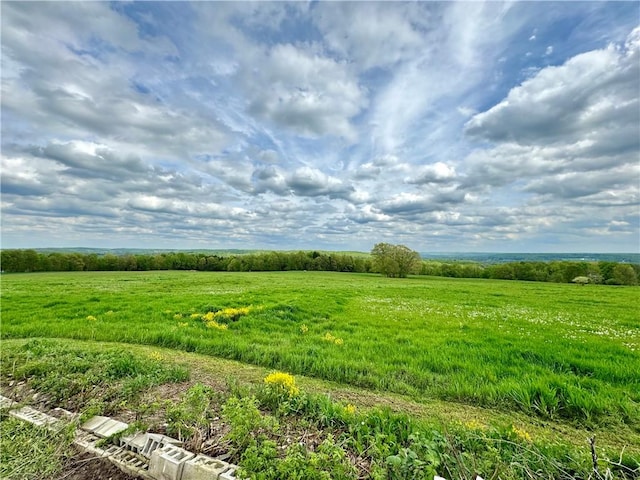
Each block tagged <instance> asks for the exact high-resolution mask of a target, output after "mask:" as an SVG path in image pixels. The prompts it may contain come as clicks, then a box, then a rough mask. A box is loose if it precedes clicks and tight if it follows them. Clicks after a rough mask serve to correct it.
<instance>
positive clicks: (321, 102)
mask: <svg viewBox="0 0 640 480" xmlns="http://www.w3.org/2000/svg"><path fill="white" fill-rule="evenodd" d="M258 61H259V62H260V64H261V65H260V68H259V69H255V68H252V69H251V71H247V72H246V75H247V76H248V77H249V78H245V82H247V83H248V84H250V86H249V87H248V89H249V91H250V95H251V103H250V106H249V111H250V112H251V113H253V114H255V115H257V116H259V117H261V118H262V119H265V120H268V121H271V122H273V123H275V124H276V125H279V126H283V127H286V128H288V129H291V130H292V131H294V132H295V133H297V134H299V135H302V136H308V137H318V136H323V135H334V136H337V137H344V138H345V139H347V140H349V141H354V140H355V138H356V132H355V130H354V128H353V126H352V125H351V123H350V119H351V118H352V117H354V116H356V115H357V114H358V113H360V111H361V110H362V108H364V107H365V105H366V96H365V94H364V92H363V91H362V90H361V88H360V86H359V85H358V83H357V80H356V79H355V78H354V77H353V75H352V74H351V73H350V72H349V69H348V66H347V64H346V63H344V62H337V61H335V60H333V59H332V58H328V57H323V56H321V55H319V54H317V53H314V52H312V51H309V50H306V49H302V48H299V47H296V46H294V45H291V44H284V45H275V46H274V47H273V48H271V49H270V50H269V51H268V52H267V53H266V55H265V56H264V57H262V58H259V59H258ZM256 77H257V78H256Z"/></svg>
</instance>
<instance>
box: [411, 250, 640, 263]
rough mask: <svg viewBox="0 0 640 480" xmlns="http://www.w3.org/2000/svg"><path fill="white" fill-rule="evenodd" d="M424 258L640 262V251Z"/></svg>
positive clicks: (452, 254)
mask: <svg viewBox="0 0 640 480" xmlns="http://www.w3.org/2000/svg"><path fill="white" fill-rule="evenodd" d="M420 256H421V257H422V258H423V259H424V260H440V261H443V262H449V261H467V262H477V263H482V264H492V263H511V262H553V261H571V262H618V263H640V253H481V252H478V253H460V252H447V253H425V252H421V253H420Z"/></svg>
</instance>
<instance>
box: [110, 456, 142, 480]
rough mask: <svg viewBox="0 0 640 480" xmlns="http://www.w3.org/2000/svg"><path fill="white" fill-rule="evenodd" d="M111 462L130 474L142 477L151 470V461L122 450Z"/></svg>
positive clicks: (111, 458)
mask: <svg viewBox="0 0 640 480" xmlns="http://www.w3.org/2000/svg"><path fill="white" fill-rule="evenodd" d="M109 460H111V461H112V462H113V463H115V464H117V465H118V467H119V468H120V469H121V470H126V471H127V472H128V473H129V474H134V475H142V474H145V473H147V471H148V470H149V459H147V458H145V457H143V456H142V455H139V454H137V453H134V452H131V451H129V450H122V451H120V452H118V453H116V454H115V455H113V456H112V457H110V458H109Z"/></svg>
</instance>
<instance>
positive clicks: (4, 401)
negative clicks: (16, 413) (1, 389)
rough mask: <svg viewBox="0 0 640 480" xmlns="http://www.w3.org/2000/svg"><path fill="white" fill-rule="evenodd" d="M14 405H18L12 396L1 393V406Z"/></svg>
mask: <svg viewBox="0 0 640 480" xmlns="http://www.w3.org/2000/svg"><path fill="white" fill-rule="evenodd" d="M14 405H17V404H16V402H14V401H13V400H11V399H10V398H7V397H3V396H2V395H0V408H11V407H13V406H14Z"/></svg>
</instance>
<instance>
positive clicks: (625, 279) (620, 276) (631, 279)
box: [610, 263, 638, 285]
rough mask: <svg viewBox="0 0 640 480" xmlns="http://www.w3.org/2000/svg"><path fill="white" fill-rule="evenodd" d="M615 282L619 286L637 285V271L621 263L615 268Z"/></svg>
mask: <svg viewBox="0 0 640 480" xmlns="http://www.w3.org/2000/svg"><path fill="white" fill-rule="evenodd" d="M612 280H613V282H610V283H614V284H617V285H637V284H638V276H637V275H636V271H635V269H634V268H633V267H632V266H631V265H628V264H626V263H619V264H617V265H616V266H615V267H614V268H613V279H612Z"/></svg>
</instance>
